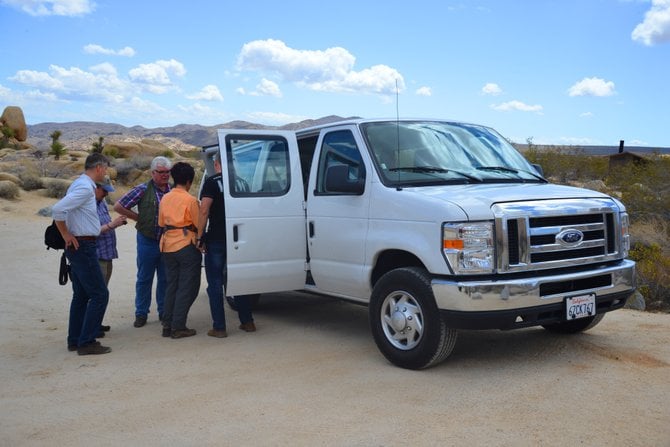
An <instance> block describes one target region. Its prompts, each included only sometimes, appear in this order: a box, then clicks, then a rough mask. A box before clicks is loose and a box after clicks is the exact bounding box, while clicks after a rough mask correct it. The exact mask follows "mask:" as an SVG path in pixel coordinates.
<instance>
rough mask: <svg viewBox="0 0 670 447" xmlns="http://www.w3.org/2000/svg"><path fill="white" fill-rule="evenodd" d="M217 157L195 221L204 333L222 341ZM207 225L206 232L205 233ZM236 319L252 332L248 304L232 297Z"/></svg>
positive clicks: (222, 227) (222, 243) (222, 228)
mask: <svg viewBox="0 0 670 447" xmlns="http://www.w3.org/2000/svg"><path fill="white" fill-rule="evenodd" d="M219 157H220V155H219V154H218V153H217V154H215V155H214V169H215V171H216V174H214V175H212V176H211V177H209V178H207V179H206V180H205V183H204V185H203V187H202V192H201V193H200V219H199V220H198V240H197V243H198V246H199V247H200V250H201V251H202V252H203V253H205V276H206V277H207V295H208V296H209V308H210V311H211V313H212V329H210V330H209V332H207V335H209V336H211V337H217V338H224V337H227V336H228V334H227V332H226V314H225V310H224V307H223V296H224V295H223V287H224V285H225V283H226V275H227V272H226V215H225V208H224V205H223V179H222V176H221V160H220V159H219ZM205 225H207V232H205ZM235 305H236V306H237V311H238V315H239V318H240V323H241V324H240V329H241V330H243V331H245V332H254V331H255V330H256V326H255V324H254V319H253V316H252V314H251V303H250V302H249V299H248V298H247V297H244V296H238V297H235Z"/></svg>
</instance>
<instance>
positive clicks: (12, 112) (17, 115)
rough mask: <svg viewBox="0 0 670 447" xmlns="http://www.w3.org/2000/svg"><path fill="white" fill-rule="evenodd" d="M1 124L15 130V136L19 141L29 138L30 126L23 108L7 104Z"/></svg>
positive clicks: (0, 120)
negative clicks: (27, 123)
mask: <svg viewBox="0 0 670 447" xmlns="http://www.w3.org/2000/svg"><path fill="white" fill-rule="evenodd" d="M0 124H2V125H3V126H7V127H9V128H10V129H13V130H14V138H16V139H17V140H18V141H21V142H23V141H26V140H27V139H28V127H27V126H26V119H25V118H24V117H23V110H21V107H17V106H7V107H5V110H4V111H3V112H2V116H0Z"/></svg>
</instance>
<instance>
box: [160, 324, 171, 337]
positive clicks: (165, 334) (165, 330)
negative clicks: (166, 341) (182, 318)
mask: <svg viewBox="0 0 670 447" xmlns="http://www.w3.org/2000/svg"><path fill="white" fill-rule="evenodd" d="M161 335H162V336H163V337H170V336H172V329H171V328H170V326H163V333H162V334H161Z"/></svg>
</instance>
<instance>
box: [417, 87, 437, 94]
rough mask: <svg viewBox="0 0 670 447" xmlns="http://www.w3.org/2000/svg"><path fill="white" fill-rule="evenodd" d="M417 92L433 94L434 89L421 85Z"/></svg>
mask: <svg viewBox="0 0 670 447" xmlns="http://www.w3.org/2000/svg"><path fill="white" fill-rule="evenodd" d="M415 93H416V94H417V95H418V96H433V90H432V89H431V88H430V87H419V88H418V89H417V90H416V92H415Z"/></svg>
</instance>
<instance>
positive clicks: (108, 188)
mask: <svg viewBox="0 0 670 447" xmlns="http://www.w3.org/2000/svg"><path fill="white" fill-rule="evenodd" d="M96 185H97V186H99V187H101V188H102V189H104V190H105V191H107V192H114V186H113V185H112V181H111V180H110V179H109V176H108V175H106V176H105V179H104V180H103V181H101V182H100V183H96Z"/></svg>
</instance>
